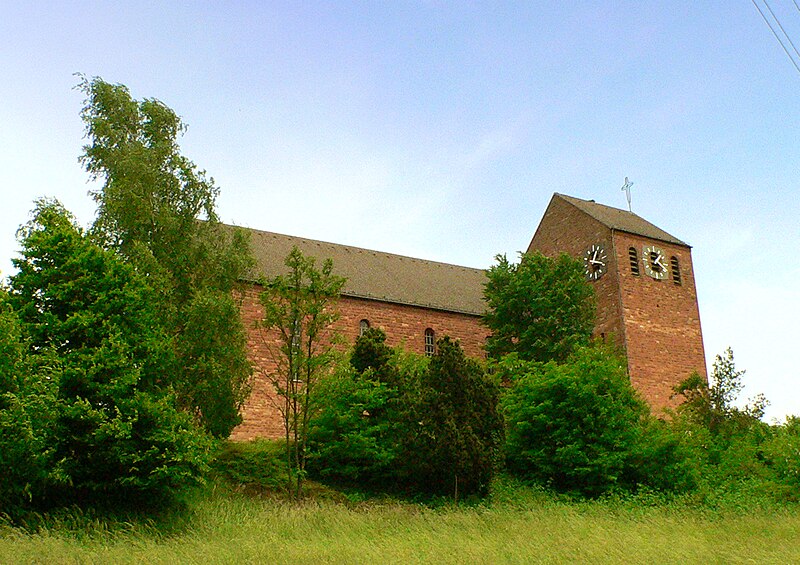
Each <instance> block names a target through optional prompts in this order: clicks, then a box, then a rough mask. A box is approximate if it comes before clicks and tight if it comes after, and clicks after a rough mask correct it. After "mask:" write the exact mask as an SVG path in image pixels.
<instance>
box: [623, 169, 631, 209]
mask: <svg viewBox="0 0 800 565" xmlns="http://www.w3.org/2000/svg"><path fill="white" fill-rule="evenodd" d="M632 186H633V183H632V182H631V181H629V180H628V177H625V184H623V185H622V190H624V191H625V197H626V198H627V199H628V212H633V210H631V187H632Z"/></svg>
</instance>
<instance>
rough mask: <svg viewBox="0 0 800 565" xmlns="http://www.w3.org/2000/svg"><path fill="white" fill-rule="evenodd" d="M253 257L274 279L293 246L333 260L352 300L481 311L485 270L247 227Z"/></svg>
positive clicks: (320, 258)
mask: <svg viewBox="0 0 800 565" xmlns="http://www.w3.org/2000/svg"><path fill="white" fill-rule="evenodd" d="M247 231H248V232H249V233H250V245H251V248H252V250H253V255H254V257H255V260H256V271H257V272H256V273H255V274H254V276H253V277H252V278H253V279H256V278H258V276H259V275H264V276H267V277H274V276H276V275H278V274H285V273H286V266H285V264H284V260H285V259H286V256H287V255H288V254H289V252H290V251H291V250H292V247H294V246H297V248H298V249H300V251H302V252H303V254H304V255H306V256H312V257H315V258H316V260H317V265H321V263H322V261H324V260H325V259H331V260H333V271H334V273H335V274H337V275H339V276H343V277H345V278H346V279H347V282H346V283H345V286H344V289H343V291H342V294H343V295H345V296H352V297H357V298H366V299H371V300H381V301H385V302H393V303H398V304H409V305H413V306H421V307H424V308H433V309H437V310H445V311H449V312H458V313H462V314H472V315H483V314H484V312H485V311H486V305H485V303H484V301H483V285H484V283H485V282H486V274H485V271H483V270H482V269H473V268H469V267H461V266H458V265H450V264H447V263H439V262H436V261H426V260H423V259H415V258H413V257H405V256H403V255H395V254H393V253H385V252H382V251H372V250H370V249H362V248H359V247H351V246H348V245H340V244H337V243H327V242H324V241H317V240H313V239H306V238H301V237H295V236H290V235H283V234H278V233H273V232H266V231H259V230H254V229H247Z"/></svg>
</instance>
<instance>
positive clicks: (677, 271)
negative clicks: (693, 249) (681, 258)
mask: <svg viewBox="0 0 800 565" xmlns="http://www.w3.org/2000/svg"><path fill="white" fill-rule="evenodd" d="M669 263H670V265H671V266H672V282H674V283H675V284H681V266H680V263H678V258H677V257H675V256H674V255H673V256H672V258H671V259H670V260H669Z"/></svg>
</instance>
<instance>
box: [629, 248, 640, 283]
mask: <svg viewBox="0 0 800 565" xmlns="http://www.w3.org/2000/svg"><path fill="white" fill-rule="evenodd" d="M628 258H629V259H630V261H631V274H632V275H633V276H634V277H638V276H639V254H638V253H636V248H635V247H629V248H628Z"/></svg>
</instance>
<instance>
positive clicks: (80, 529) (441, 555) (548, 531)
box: [0, 491, 800, 565]
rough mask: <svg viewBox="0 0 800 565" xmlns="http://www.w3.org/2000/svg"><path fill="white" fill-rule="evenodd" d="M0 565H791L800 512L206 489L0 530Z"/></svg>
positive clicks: (527, 497) (798, 543)
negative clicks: (148, 509) (177, 502)
mask: <svg viewBox="0 0 800 565" xmlns="http://www.w3.org/2000/svg"><path fill="white" fill-rule="evenodd" d="M0 562H2V563H202V564H204V565H210V564H213V563H314V564H321V563H565V562H575V563H798V562H800V509H797V508H788V509H787V508H783V509H781V508H772V509H750V510H715V511H710V510H707V509H698V508H692V507H691V506H687V505H681V504H666V505H655V506H649V505H644V504H642V503H640V502H618V501H617V502H608V501H605V502H584V503H574V502H563V501H559V500H556V499H554V498H552V497H548V496H547V495H544V494H540V495H535V494H534V495H531V494H530V493H527V494H523V496H522V497H521V498H517V497H516V496H515V494H514V491H511V492H507V493H505V494H503V495H500V496H497V497H495V500H494V501H493V502H492V503H491V504H485V505H478V506H458V507H454V506H442V507H438V508H429V507H425V506H420V505H414V504H408V503H398V502H385V503H381V502H375V501H371V502H365V503H343V502H336V501H330V500H316V501H313V502H308V501H307V502H301V503H289V502H285V501H278V500H270V499H259V498H248V497H244V496H239V495H232V494H214V495H210V496H207V497H205V498H203V499H202V500H200V501H199V502H197V503H196V504H195V505H193V506H192V511H191V512H190V513H189V514H188V516H185V517H182V518H179V519H171V520H168V521H167V522H165V523H152V522H150V523H148V522H135V523H125V522H119V521H116V522H115V521H112V522H108V521H101V520H96V519H91V518H88V517H86V516H80V515H77V516H76V515H75V514H74V513H73V514H67V515H66V516H64V517H62V518H52V517H51V518H49V519H48V520H47V522H46V525H45V526H44V527H42V528H41V529H40V530H39V531H38V532H36V533H30V532H24V531H22V530H19V529H15V528H11V527H2V528H0Z"/></svg>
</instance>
